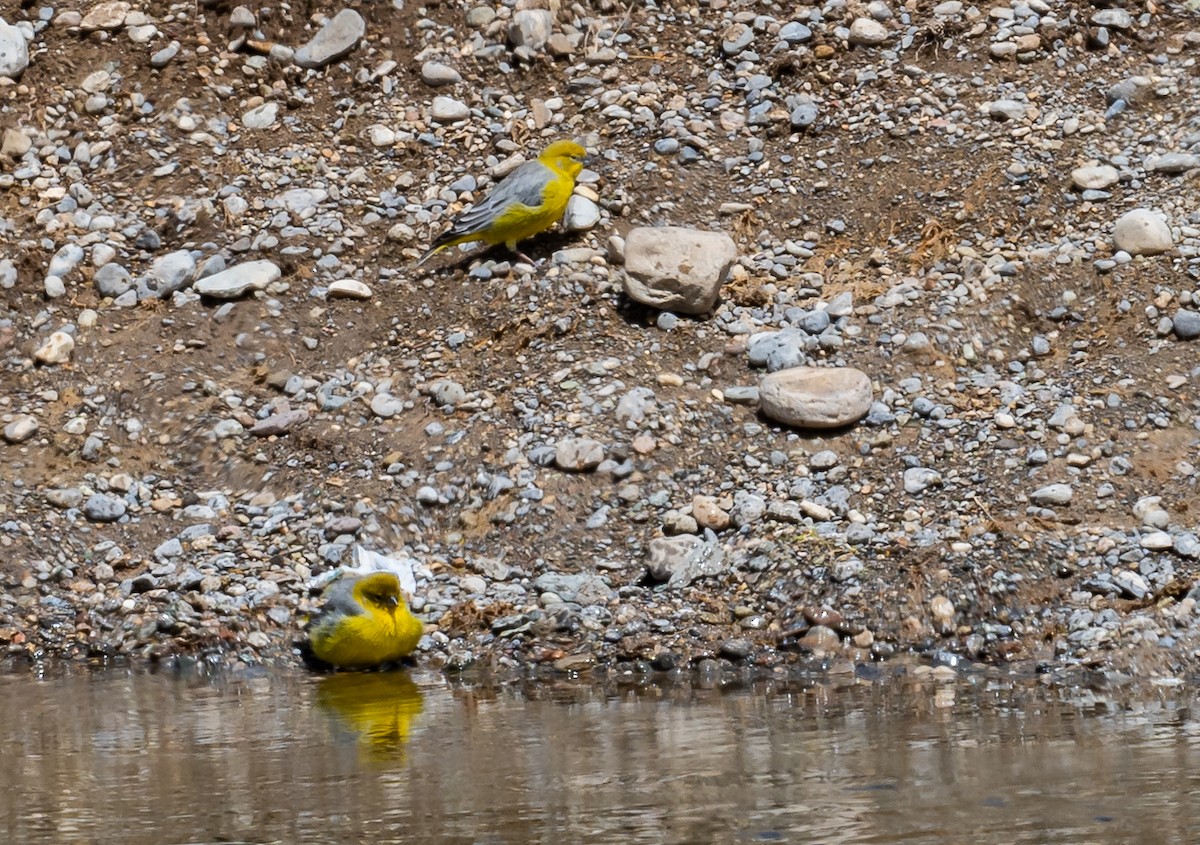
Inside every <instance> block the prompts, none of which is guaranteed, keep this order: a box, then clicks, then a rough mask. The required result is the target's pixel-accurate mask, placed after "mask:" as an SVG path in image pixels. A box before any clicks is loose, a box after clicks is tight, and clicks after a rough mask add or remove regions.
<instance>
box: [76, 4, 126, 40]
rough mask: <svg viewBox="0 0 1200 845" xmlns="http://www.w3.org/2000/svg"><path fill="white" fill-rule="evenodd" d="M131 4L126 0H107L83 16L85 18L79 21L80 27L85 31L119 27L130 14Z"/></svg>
mask: <svg viewBox="0 0 1200 845" xmlns="http://www.w3.org/2000/svg"><path fill="white" fill-rule="evenodd" d="M130 8H131V6H130V4H129V3H127V2H125V0H115V2H105V3H100V4H99V5H96V6H93V7H92V9H91V11H89V12H88V13H87V14H86V15H84V16H83V20H81V21H80V23H79V28H80V29H82V30H83V31H84V32H93V31H95V30H102V29H117V28H118V27H120V26H122V25H124V23H125V18H126V17H127V16H128V15H129V11H130Z"/></svg>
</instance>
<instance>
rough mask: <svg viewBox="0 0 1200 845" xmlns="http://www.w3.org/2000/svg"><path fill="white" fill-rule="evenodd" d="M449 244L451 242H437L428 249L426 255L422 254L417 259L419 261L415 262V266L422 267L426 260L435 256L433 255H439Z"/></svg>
mask: <svg viewBox="0 0 1200 845" xmlns="http://www.w3.org/2000/svg"><path fill="white" fill-rule="evenodd" d="M447 246H449V244H436V243H435V244H434V245H433V246H431V247H430V248H429V249H428V250H426V252H425V254H424V255H422V256H421V257H420V258H418V259H417V263H416V264H414V265H413V266H414V267H420V266H421V265H422V264H424V263H425V262H426V261H428V260H429V259H431V258H433V256H435V255H437V254H438V253H439V252H441V251H442V250H443V249H445V248H446V247H447Z"/></svg>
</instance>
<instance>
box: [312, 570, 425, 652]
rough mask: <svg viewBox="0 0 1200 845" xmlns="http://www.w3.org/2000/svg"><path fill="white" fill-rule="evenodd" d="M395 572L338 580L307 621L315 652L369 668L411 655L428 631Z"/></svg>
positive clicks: (330, 587)
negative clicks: (408, 600) (403, 592)
mask: <svg viewBox="0 0 1200 845" xmlns="http://www.w3.org/2000/svg"><path fill="white" fill-rule="evenodd" d="M424 630H425V628H424V626H423V625H422V624H421V620H419V619H417V617H415V616H413V615H412V611H410V610H409V609H408V604H407V603H406V602H405V601H404V596H403V594H402V593H401V591H400V579H398V578H397V577H396V576H395V575H394V574H392V573H391V572H373V573H371V574H370V575H363V576H360V577H351V578H342V579H339V580H337V581H334V582H333V584H331V585H330V586H329V588H328V589H327V590H326V591H325V606H324V608H322V609H321V613H320V615H319V616H318V617H317V618H316V619H315V620H313V623H312V625H311V626H309V634H308V636H309V641H310V643H311V645H312V652H313V655H314V656H315V657H317V658H318V659H320V660H322V661H324V662H325V663H328V664H330V665H332V666H338V667H343V668H347V669H365V668H368V667H371V666H379V665H380V664H383V663H390V662H392V661H394V660H399V659H400V658H402V657H407V656H408V655H410V654H412V652H413V650H414V649H415V648H416V647H417V642H418V640H420V639H421V634H422V633H424Z"/></svg>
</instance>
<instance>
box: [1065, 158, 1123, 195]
mask: <svg viewBox="0 0 1200 845" xmlns="http://www.w3.org/2000/svg"><path fill="white" fill-rule="evenodd" d="M1120 181H1121V174H1120V173H1119V172H1118V171H1117V168H1115V167H1113V166H1112V165H1108V164H1095V165H1089V166H1087V167H1076V168H1075V169H1074V170H1072V171H1071V183H1072V184H1073V185H1074V186H1075V187H1076V188H1078V189H1079V190H1081V191H1102V190H1104V189H1105V188H1111V187H1112V186H1113V185H1115V184H1117V183H1118V182H1120Z"/></svg>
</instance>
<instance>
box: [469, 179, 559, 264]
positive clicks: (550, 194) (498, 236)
mask: <svg viewBox="0 0 1200 845" xmlns="http://www.w3.org/2000/svg"><path fill="white" fill-rule="evenodd" d="M574 189H575V180H573V179H572V178H571V177H570V176H568V175H566V174H563V173H559V174H556V175H555V177H554V178H553V179H551V180H550V181H548V182H547V183H546V186H545V187H544V188H543V189H542V202H541V205H538V206H528V205H522V204H520V203H514V204H513V205H511V206H509V207H508V208H506V209H505V210H504V213H503V214H501V215H500V216H499V217H497V218H496V222H495V223H494V224H493V226H492V228H491V231H490V232H488V233H487V236H486V240H487V241H488V243H492V244H500V243H504V244H508V245H510V246H511V245H513V244H515V243H516V242H517V241H523V240H525V239H526V238H531V237H533V236H534V235H536V234H537V233H538V232H544V231H545V230H546V229H549V228H550V227H551V226H553V225H554V224H555V223H557V222H558V221H559V220H561V219H562V216H563V212H564V211H566V209H567V201H568V200H570V199H571V193H572V191H574Z"/></svg>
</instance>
